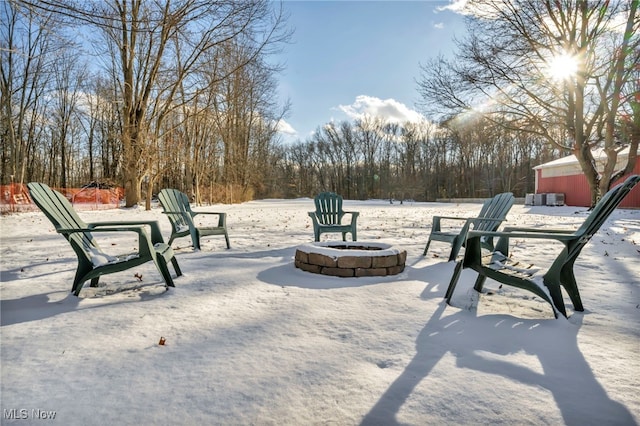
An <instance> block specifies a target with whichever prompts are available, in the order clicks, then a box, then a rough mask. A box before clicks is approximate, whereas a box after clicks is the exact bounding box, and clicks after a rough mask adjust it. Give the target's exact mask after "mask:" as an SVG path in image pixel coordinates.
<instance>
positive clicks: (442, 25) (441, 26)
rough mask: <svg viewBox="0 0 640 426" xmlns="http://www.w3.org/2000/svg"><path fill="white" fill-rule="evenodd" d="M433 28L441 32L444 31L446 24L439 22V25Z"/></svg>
mask: <svg viewBox="0 0 640 426" xmlns="http://www.w3.org/2000/svg"><path fill="white" fill-rule="evenodd" d="M433 28H435V29H436V30H441V29H443V28H444V23H442V22H438V23H437V24H435V25H434V26H433Z"/></svg>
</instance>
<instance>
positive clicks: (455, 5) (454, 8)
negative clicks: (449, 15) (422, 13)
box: [436, 0, 468, 13]
mask: <svg viewBox="0 0 640 426" xmlns="http://www.w3.org/2000/svg"><path fill="white" fill-rule="evenodd" d="M467 3H468V0H451V1H450V2H449V4H448V5H446V6H440V7H437V8H436V10H437V11H439V12H440V11H443V10H450V11H451V12H454V13H463V9H464V7H465V6H466V4H467Z"/></svg>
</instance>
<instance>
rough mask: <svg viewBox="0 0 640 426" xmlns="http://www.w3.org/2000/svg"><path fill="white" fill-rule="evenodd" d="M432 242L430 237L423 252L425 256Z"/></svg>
mask: <svg viewBox="0 0 640 426" xmlns="http://www.w3.org/2000/svg"><path fill="white" fill-rule="evenodd" d="M430 244H431V238H429V240H428V241H427V245H426V246H425V248H424V252H422V255H423V256H426V255H427V251H428V250H429V245H430Z"/></svg>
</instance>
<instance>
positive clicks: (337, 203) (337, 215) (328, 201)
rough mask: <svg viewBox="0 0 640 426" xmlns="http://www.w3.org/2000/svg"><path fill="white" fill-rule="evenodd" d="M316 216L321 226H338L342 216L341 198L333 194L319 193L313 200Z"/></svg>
mask: <svg viewBox="0 0 640 426" xmlns="http://www.w3.org/2000/svg"><path fill="white" fill-rule="evenodd" d="M314 201H315V205H316V216H317V217H318V222H320V223H321V224H323V225H338V224H340V221H341V220H342V216H344V211H343V210H342V196H340V195H338V194H336V193H334V192H321V193H320V194H318V195H317V196H316V198H315V200H314Z"/></svg>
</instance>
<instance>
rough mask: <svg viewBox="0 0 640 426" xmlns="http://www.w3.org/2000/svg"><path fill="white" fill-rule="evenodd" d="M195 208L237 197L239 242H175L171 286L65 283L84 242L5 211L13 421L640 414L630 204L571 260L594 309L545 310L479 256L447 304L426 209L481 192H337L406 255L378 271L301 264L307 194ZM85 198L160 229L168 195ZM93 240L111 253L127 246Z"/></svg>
mask: <svg viewBox="0 0 640 426" xmlns="http://www.w3.org/2000/svg"><path fill="white" fill-rule="evenodd" d="M201 209H202V210H222V211H226V212H227V213H228V218H227V219H228V226H229V235H230V239H231V245H232V248H231V250H226V249H225V246H224V238H223V237H221V236H214V237H207V238H205V239H203V248H202V250H201V251H197V252H196V251H193V250H192V248H191V247H190V240H189V238H183V239H179V240H177V241H176V242H174V244H173V246H174V248H177V247H179V248H178V249H177V250H176V252H177V258H178V261H179V263H180V266H181V268H182V270H183V272H184V275H183V276H182V277H179V278H177V279H175V284H176V287H175V288H171V289H169V290H166V289H165V287H164V284H163V282H162V279H161V276H160V274H159V273H158V272H157V270H156V269H155V267H154V266H153V264H152V263H147V264H145V265H143V266H140V267H137V268H134V269H130V270H128V271H124V272H121V273H117V274H112V275H107V276H104V277H102V278H101V285H103V286H102V287H99V288H97V289H92V288H86V289H84V290H83V292H82V294H81V296H80V298H77V297H75V296H72V295H70V294H69V290H70V288H71V282H72V280H73V276H74V273H75V267H76V259H75V255H74V253H73V251H72V250H71V247H70V246H69V244H68V243H67V242H66V241H65V239H64V238H63V237H62V236H60V235H58V234H56V233H55V232H54V230H53V227H52V226H51V224H50V223H49V221H48V220H47V219H46V218H45V216H44V215H43V214H42V213H40V212H32V213H20V214H14V215H6V216H2V217H0V225H1V236H2V244H1V256H2V257H1V271H0V272H1V280H2V283H1V287H0V289H1V293H0V296H1V305H0V309H1V328H0V337H1V341H0V342H1V369H2V371H1V378H2V384H1V391H2V393H1V395H0V398H1V406H2V420H1V423H2V424H9V423H12V422H14V421H15V423H17V424H44V423H48V422H44V423H43V422H41V421H40V420H39V418H44V417H51V416H55V418H54V419H53V422H51V423H55V424H61V425H89V424H91V425H95V424H105V425H107V424H108V425H124V424H127V425H149V424H163V425H204V424H223V425H249V424H251V425H321V424H322V425H327V424H331V425H357V424H367V425H368V424H371V425H373V424H377V425H394V424H410V425H444V424H456V425H457V424H462V425H477V424H492V425H494V424H505V425H514V424H517V425H526V424H530V425H541V424H550V425H557V424H568V425H614V424H619V425H635V424H638V422H640V396H639V395H640V393H639V392H638V388H639V386H640V288H639V286H640V211H639V210H617V211H615V212H614V213H613V215H612V216H611V217H610V219H609V220H608V221H607V222H606V223H605V225H604V226H603V227H602V228H601V230H600V231H599V232H598V233H597V234H596V235H595V236H594V237H593V238H592V240H591V242H590V243H589V244H588V245H587V246H586V247H585V249H584V250H583V252H582V254H581V256H580V257H579V258H578V262H577V263H576V267H575V270H576V275H577V277H578V281H579V285H580V290H581V295H582V299H583V302H584V305H585V309H586V310H585V312H584V313H573V312H571V315H570V317H569V319H565V318H563V317H560V318H559V319H554V317H553V313H552V310H551V307H550V306H549V305H547V304H545V303H542V302H541V301H540V300H539V299H538V298H536V297H534V296H533V294H531V293H528V292H524V291H522V290H518V289H514V288H507V286H504V287H502V288H499V287H498V285H497V284H496V283H495V282H492V281H488V282H487V284H486V286H485V289H486V290H488V293H486V294H483V295H481V296H478V295H477V294H476V293H475V292H474V291H473V289H472V285H473V282H474V279H475V276H474V273H473V272H470V271H464V272H463V274H462V277H461V280H460V282H459V284H458V287H457V289H456V292H455V294H454V297H453V300H452V306H449V305H447V304H446V303H445V302H444V301H443V295H444V292H445V290H446V287H447V285H448V283H449V278H450V276H451V272H452V270H453V265H454V263H453V262H446V258H447V255H448V251H449V246H448V245H447V244H444V243H439V242H434V243H432V247H431V249H430V252H429V254H428V255H427V257H422V250H423V249H424V245H425V243H426V241H427V237H428V234H429V228H430V225H431V218H432V216H433V215H436V214H437V215H457V216H469V215H471V216H473V215H475V213H477V212H478V211H479V209H480V205H479V204H459V205H456V204H440V203H404V204H399V203H397V202H396V203H394V204H390V203H389V202H388V201H367V202H357V201H345V209H347V210H357V211H359V212H360V217H359V219H358V236H359V240H360V241H375V242H384V243H391V244H393V245H394V246H396V247H401V248H403V249H406V250H407V252H408V257H407V266H406V268H405V270H404V272H402V273H401V274H399V275H395V276H388V277H367V278H337V277H329V276H323V275H316V274H311V273H308V272H304V271H302V270H299V269H296V268H295V267H294V265H293V256H294V254H295V249H296V247H297V246H298V245H300V244H303V243H307V242H309V241H311V240H312V238H313V237H312V236H313V230H312V227H311V220H310V218H309V217H308V216H307V213H306V212H307V211H310V210H313V202H312V200H310V199H300V200H263V201H254V202H248V203H244V204H239V205H230V206H213V207H209V208H204V207H203V208H201ZM196 210H198V208H196ZM79 214H80V216H81V217H82V218H83V219H84V220H86V221H87V222H92V221H102V220H136V219H144V220H147V219H156V220H158V221H159V223H160V225H161V228H162V230H163V233H164V235H165V238H168V236H169V231H170V225H169V222H168V220H167V219H166V217H164V216H163V215H162V214H161V213H160V209H158V208H157V207H154V208H153V209H152V210H151V211H145V210H143V209H138V208H136V209H116V210H106V211H80V212H79ZM586 215H587V212H586V209H584V208H579V207H528V206H522V205H516V206H514V207H513V209H512V210H511V212H510V214H509V215H508V217H507V219H508V225H523V226H545V225H548V226H551V227H553V228H565V227H569V228H572V229H575V228H577V227H578V225H579V224H580V223H582V221H583V220H584V218H585V217H586ZM202 220H207V219H206V218H203V219H202ZM131 235H133V234H131ZM101 238H102V239H101V240H100V241H101V245H102V246H103V247H104V248H105V249H107V250H108V251H110V252H112V253H115V254H119V253H124V252H128V251H130V250H131V249H132V248H133V247H135V246H136V244H135V242H134V240H133V239H130V236H129V235H126V236H125V237H122V236H118V237H114V236H111V237H110V239H106V240H105V239H104V237H101ZM337 238H339V236H338V235H337V234H334V235H329V236H327V235H324V234H323V240H326V239H337ZM559 248H560V246H559V245H557V243H554V242H548V241H516V242H515V249H514V256H517V257H519V258H523V259H526V260H529V261H530V262H531V263H537V264H543V263H544V262H545V261H547V260H549V259H550V258H553V257H555V255H556V253H557V251H558V250H559ZM172 272H173V270H172ZM136 275H138V276H141V280H140V279H139V278H137V277H136ZM567 303H568V307H569V309H570V308H571V305H570V302H569V301H568V298H567ZM161 337H164V339H165V341H166V343H165V344H164V345H159V344H158V343H159V340H160V338H161ZM22 419H24V420H22Z"/></svg>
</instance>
